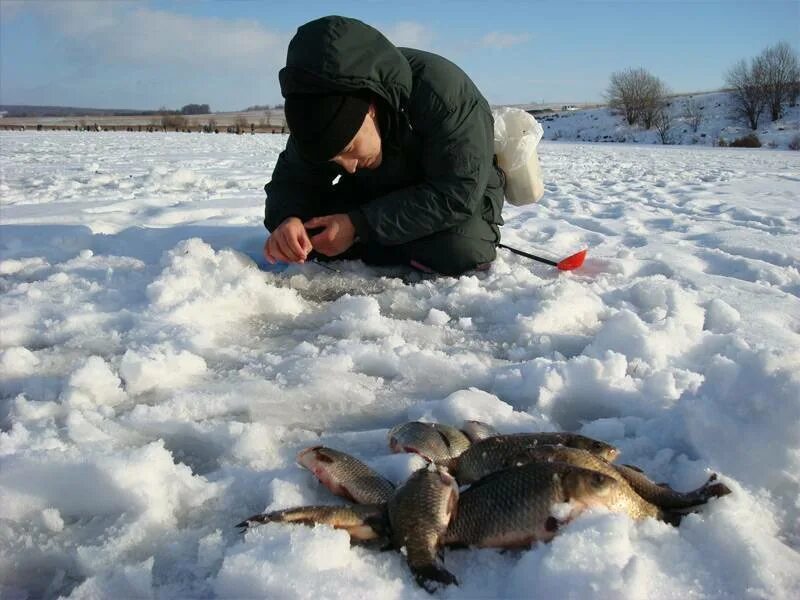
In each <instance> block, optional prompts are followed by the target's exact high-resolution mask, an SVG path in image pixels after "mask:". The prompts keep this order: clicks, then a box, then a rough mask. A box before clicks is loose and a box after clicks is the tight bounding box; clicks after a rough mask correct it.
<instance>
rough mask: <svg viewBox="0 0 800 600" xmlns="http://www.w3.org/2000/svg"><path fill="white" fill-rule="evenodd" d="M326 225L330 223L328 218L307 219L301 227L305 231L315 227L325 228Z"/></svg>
mask: <svg viewBox="0 0 800 600" xmlns="http://www.w3.org/2000/svg"><path fill="white" fill-rule="evenodd" d="M328 223H330V217H327V216H325V217H314V218H312V219H309V220H308V221H306V222H305V223H303V227H305V228H306V229H314V228H315V227H327V225H328Z"/></svg>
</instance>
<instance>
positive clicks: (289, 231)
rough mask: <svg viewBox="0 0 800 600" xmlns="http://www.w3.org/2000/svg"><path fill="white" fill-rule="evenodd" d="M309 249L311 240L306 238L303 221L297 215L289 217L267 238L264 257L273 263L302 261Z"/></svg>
mask: <svg viewBox="0 0 800 600" xmlns="http://www.w3.org/2000/svg"><path fill="white" fill-rule="evenodd" d="M312 220H313V219H312ZM311 249H312V246H311V240H309V239H308V233H306V228H305V227H303V222H302V221H301V220H300V219H298V218H297V217H289V218H288V219H286V220H285V221H284V222H283V223H281V224H280V225H278V227H277V228H276V229H275V231H273V232H272V233H271V234H270V236H269V237H268V238H267V241H266V242H265V243H264V258H266V259H267V261H269V263H270V264H273V265H274V264H275V263H276V262H278V261H279V260H280V261H283V262H287V263H302V262H305V260H306V257H307V256H308V253H309V252H311Z"/></svg>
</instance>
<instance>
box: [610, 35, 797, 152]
mask: <svg viewBox="0 0 800 600" xmlns="http://www.w3.org/2000/svg"><path fill="white" fill-rule="evenodd" d="M725 82H726V84H727V85H728V87H729V88H730V93H731V94H732V95H733V106H734V112H735V115H736V116H737V117H739V118H740V119H742V120H743V122H745V123H746V124H747V125H748V126H749V127H750V129H752V130H756V129H758V122H759V119H760V117H761V115H762V114H763V113H764V112H765V110H766V109H769V115H770V118H771V120H772V121H777V120H778V119H780V118H781V117H782V116H783V114H784V111H785V109H786V107H787V106H796V105H797V100H798V97H800V59H798V56H797V53H796V52H794V50H792V47H791V46H790V45H789V43H788V42H779V43H777V44H775V45H774V46H769V47H767V48H765V49H764V50H763V51H762V52H761V54H759V55H758V56H756V57H754V58H752V59H750V60H747V59H742V60H740V61H738V62H737V63H736V64H734V65H733V67H731V68H730V69H729V70H728V72H727V73H726V74H725ZM669 96H670V90H669V88H668V86H667V85H666V83H664V82H663V81H662V80H661V79H659V78H658V77H656V76H655V75H653V74H652V73H650V72H648V71H647V70H646V69H644V68H641V67H639V68H628V69H625V70H623V71H616V72H614V73H612V74H611V79H610V82H609V85H608V89H607V90H606V93H605V97H606V100H607V102H608V105H609V107H610V108H611V109H612V110H614V111H616V112H618V113H620V114H622V115H624V117H625V120H626V121H627V123H628V124H629V125H641V126H642V127H644V128H645V129H651V128H653V127H655V128H656V130H657V131H658V133H659V135H660V136H661V141H662V142H663V143H665V144H666V143H669V130H670V128H671V125H672V123H671V119H672V117H671V115H670V113H669V112H668V111H667V110H666V108H667V106H668V104H669ZM701 110H702V107H700V106H699V105H698V104H697V103H696V102H695V101H694V100H693V99H690V100H688V101H687V102H686V104H685V105H684V111H683V115H682V116H683V117H684V119H686V121H687V122H688V123H689V124H690V126H691V127H692V129H693V131H697V129H698V127H699V126H700V123H701V122H702V119H703V114H702V112H701Z"/></svg>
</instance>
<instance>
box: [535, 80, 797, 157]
mask: <svg viewBox="0 0 800 600" xmlns="http://www.w3.org/2000/svg"><path fill="white" fill-rule="evenodd" d="M692 102H693V103H694V105H695V106H696V107H697V109H698V110H699V114H700V122H699V124H698V126H697V130H696V131H695V129H694V128H693V126H692V123H691V120H690V119H688V118H687V117H686V116H685V114H686V107H687V105H689V104H690V103H692ZM735 106H736V105H735V101H734V98H733V97H732V94H731V93H730V92H709V93H701V94H687V95H681V96H674V97H671V98H668V100H667V107H666V113H667V115H669V117H670V127H669V131H668V133H667V141H668V143H669V144H690V145H700V146H718V145H720V144H719V142H720V140H723V141H724V142H725V143H726V144H730V143H731V142H733V141H734V140H737V139H739V138H742V137H745V136H747V135H750V134H751V133H755V134H756V135H757V136H758V139H759V140H760V141H761V144H762V147H763V148H776V149H783V150H785V149H787V148H789V144H791V143H792V141H793V140H794V142H795V143H798V140H800V105H798V106H792V107H790V106H786V107H785V111H784V114H783V116H782V117H781V118H780V119H778V120H777V121H774V122H773V121H770V115H769V111H768V110H765V111H764V112H763V113H762V114H761V116H760V118H759V121H758V125H759V126H758V129H757V130H755V131H753V130H752V129H750V127H749V125H748V124H747V122H746V121H744V120H743V117H741V116H737V114H736V111H735ZM537 120H538V121H539V122H540V123H541V125H542V127H543V128H544V139H546V140H565V141H566V140H570V141H584V142H627V143H641V144H661V143H662V140H661V136H660V134H659V132H658V131H657V130H656V128H655V127H653V128H652V129H649V130H648V129H644V128H643V127H642V126H641V125H633V126H631V125H628V122H627V121H626V120H625V117H624V115H620V114H614V113H613V112H612V111H611V110H610V109H608V108H606V107H600V108H591V109H583V110H574V109H573V110H567V111H560V112H557V113H555V114H548V115H542V116H539V117H537Z"/></svg>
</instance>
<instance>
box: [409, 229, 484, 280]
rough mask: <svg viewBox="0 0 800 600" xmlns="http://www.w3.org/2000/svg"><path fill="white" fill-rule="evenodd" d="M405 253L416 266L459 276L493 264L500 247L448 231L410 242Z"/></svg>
mask: <svg viewBox="0 0 800 600" xmlns="http://www.w3.org/2000/svg"><path fill="white" fill-rule="evenodd" d="M406 254H407V256H408V259H409V262H411V261H413V263H416V265H415V266H417V268H420V267H425V268H427V269H429V270H431V271H434V272H436V273H441V274H442V275H453V276H458V275H461V274H462V273H465V272H467V271H472V270H473V269H476V268H479V267H480V266H482V265H485V264H488V263H491V262H492V261H493V260H494V259H495V257H496V256H497V250H496V247H495V244H494V242H490V241H487V240H481V239H475V238H469V237H466V236H463V235H460V234H457V233H449V232H445V233H441V234H438V235H434V236H431V237H429V238H425V239H423V240H417V241H416V242H410V243H409V244H408V248H407V249H406Z"/></svg>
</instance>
